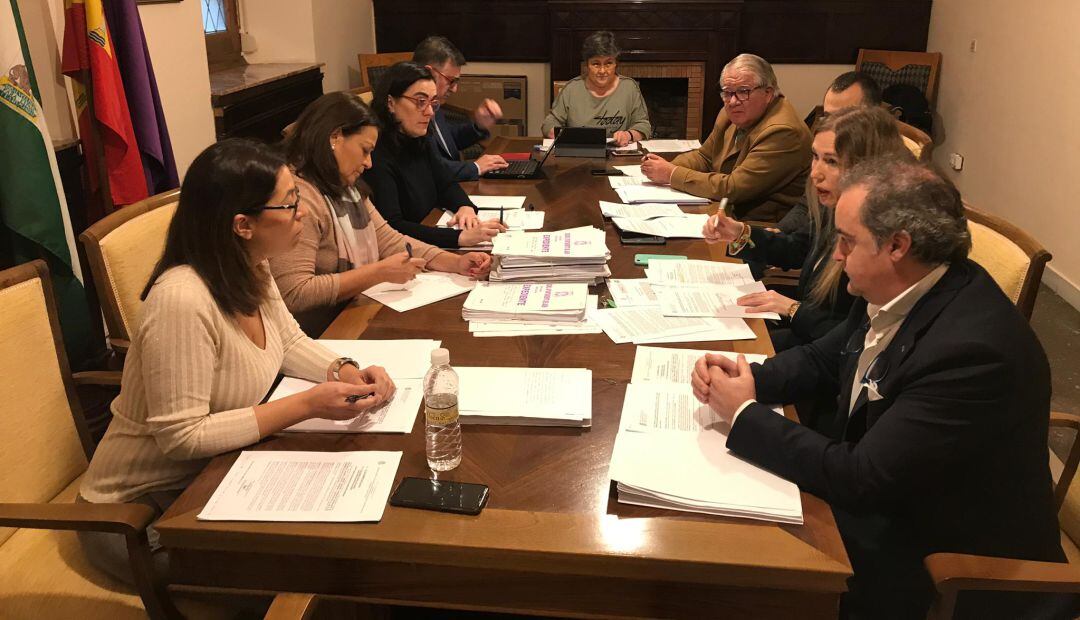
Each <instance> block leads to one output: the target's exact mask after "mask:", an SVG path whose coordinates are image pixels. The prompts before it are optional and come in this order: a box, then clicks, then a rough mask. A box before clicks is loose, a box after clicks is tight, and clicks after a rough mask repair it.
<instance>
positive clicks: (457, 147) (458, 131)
mask: <svg viewBox="0 0 1080 620" xmlns="http://www.w3.org/2000/svg"><path fill="white" fill-rule="evenodd" d="M436 125H437V126H438V128H439V132H441V133H442V137H443V139H442V140H440V139H439V136H438V135H437V134H436V132H435V127H436ZM490 135H491V134H490V133H488V132H487V131H484V130H483V129H481V128H479V127H477V126H476V124H475V123H473V122H470V121H465V122H453V121H451V120H450V119H448V118H446V112H445V111H444V110H442V108H440V109H438V110H436V111H435V116H434V117H432V119H431V128H430V129H428V133H427V139H428V141H429V142H431V144H432V146H434V147H435V150H436V152H438V154H439V157H440V159H441V160H442V161H443V164H444V165H445V166H446V168H447V170H449V171H450V175H451V176H452V177H454V178H455V179H456V180H458V181H475V180H476V179H478V178H480V173H479V170H477V168H476V164H474V163H472V162H471V161H461V151H463V150H465V149H467V148H469V147H470V146H472V145H474V144H476V143H477V142H479V141H481V140H484V139H485V138H487V137H488V136H490ZM444 141H445V142H446V144H445V145H444V144H443V142H444Z"/></svg>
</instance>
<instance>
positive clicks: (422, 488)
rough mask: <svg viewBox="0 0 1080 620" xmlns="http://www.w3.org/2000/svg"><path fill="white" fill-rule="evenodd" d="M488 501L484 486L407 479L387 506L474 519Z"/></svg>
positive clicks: (424, 479)
mask: <svg viewBox="0 0 1080 620" xmlns="http://www.w3.org/2000/svg"><path fill="white" fill-rule="evenodd" d="M487 499H488V488H487V485H483V484H476V483H472V482H454V481H452V480H430V479H428V478H406V479H404V480H402V481H401V484H399V485H398V488H397V490H396V491H394V494H393V495H391V496H390V505H391V506H404V507H405V508H423V509H424V510H439V511H441V512H456V513H459V514H466V515H476V514H480V510H481V509H482V508H483V507H484V504H486V503H487Z"/></svg>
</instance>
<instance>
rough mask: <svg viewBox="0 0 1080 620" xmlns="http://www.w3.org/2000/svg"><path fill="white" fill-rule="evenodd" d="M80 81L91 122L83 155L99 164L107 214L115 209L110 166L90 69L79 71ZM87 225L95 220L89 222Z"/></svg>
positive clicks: (103, 211) (103, 209)
mask: <svg viewBox="0 0 1080 620" xmlns="http://www.w3.org/2000/svg"><path fill="white" fill-rule="evenodd" d="M79 78H80V81H81V82H82V83H83V93H84V95H85V96H86V113H87V115H88V118H89V119H90V122H88V123H87V125H89V127H90V147H91V148H89V149H87V148H86V146H87V141H86V139H85V137H84V138H83V141H82V142H83V157H87V158H91V157H92V158H93V161H94V162H95V163H96V164H97V165H96V166H94V169H96V170H97V173H98V174H97V176H98V179H97V181H98V198H99V200H100V201H101V214H102V216H103V217H104V216H106V215H108V214H110V213H112V212H113V211H114V205H113V201H112V192H111V191H110V190H109V168H108V166H106V164H105V144H104V142H102V140H101V129H100V128H99V127H98V124H97V116H96V115H95V113H94V84H93V82H92V80H93V76H92V75H91V73H90V69H83V70H81V71H79ZM86 224H87V226H89V225H90V224H93V222H87V223H86Z"/></svg>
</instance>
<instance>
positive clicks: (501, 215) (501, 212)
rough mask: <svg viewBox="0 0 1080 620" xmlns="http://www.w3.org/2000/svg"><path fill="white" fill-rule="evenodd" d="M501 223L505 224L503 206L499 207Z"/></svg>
mask: <svg viewBox="0 0 1080 620" xmlns="http://www.w3.org/2000/svg"><path fill="white" fill-rule="evenodd" d="M499 223H500V224H502V223H503V208H502V206H500V207H499Z"/></svg>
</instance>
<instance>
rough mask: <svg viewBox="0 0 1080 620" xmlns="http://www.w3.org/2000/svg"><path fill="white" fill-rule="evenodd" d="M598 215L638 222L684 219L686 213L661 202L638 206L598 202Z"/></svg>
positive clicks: (677, 207) (677, 206)
mask: <svg viewBox="0 0 1080 620" xmlns="http://www.w3.org/2000/svg"><path fill="white" fill-rule="evenodd" d="M600 213H602V214H603V215H604V217H630V218H636V219H639V220H648V219H652V218H654V217H684V216H685V215H686V213H685V212H684V211H683V210H682V209H680V208H679V205H673V204H666V203H662V202H654V203H643V204H639V205H624V204H622V203H618V202H608V201H606V200H601V201H600Z"/></svg>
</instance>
